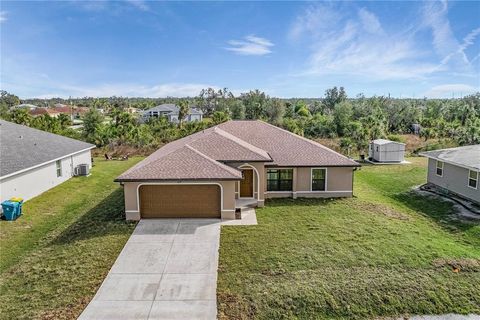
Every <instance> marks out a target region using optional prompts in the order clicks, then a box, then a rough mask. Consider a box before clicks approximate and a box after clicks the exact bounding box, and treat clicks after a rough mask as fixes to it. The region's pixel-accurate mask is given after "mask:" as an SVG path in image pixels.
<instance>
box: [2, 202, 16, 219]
mask: <svg viewBox="0 0 480 320" xmlns="http://www.w3.org/2000/svg"><path fill="white" fill-rule="evenodd" d="M2 210H3V217H4V218H5V220H7V221H14V220H16V219H17V217H18V216H19V210H20V205H19V203H18V202H14V201H10V200H6V201H3V202H2Z"/></svg>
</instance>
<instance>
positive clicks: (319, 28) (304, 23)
mask: <svg viewBox="0 0 480 320" xmlns="http://www.w3.org/2000/svg"><path fill="white" fill-rule="evenodd" d="M341 18H342V14H341V12H339V11H337V10H335V9H334V8H333V7H332V6H331V5H329V4H323V5H312V6H308V7H307V8H306V9H305V10H304V12H302V14H300V15H298V16H297V17H296V19H295V21H294V23H293V25H292V26H291V28H290V31H289V33H288V36H289V38H291V39H293V40H298V39H299V38H301V37H302V36H303V35H305V33H310V34H318V33H321V32H325V31H328V30H329V29H330V27H331V26H332V25H334V24H336V23H337V21H338V20H340V19H341Z"/></svg>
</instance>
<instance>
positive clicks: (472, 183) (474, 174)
mask: <svg viewBox="0 0 480 320" xmlns="http://www.w3.org/2000/svg"><path fill="white" fill-rule="evenodd" d="M468 186H469V187H470V188H474V189H477V187H478V171H473V170H468Z"/></svg>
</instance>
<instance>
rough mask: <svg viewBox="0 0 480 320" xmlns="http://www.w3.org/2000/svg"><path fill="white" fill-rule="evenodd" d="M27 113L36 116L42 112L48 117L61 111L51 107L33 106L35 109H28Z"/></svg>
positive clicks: (57, 114) (56, 115) (55, 115)
mask: <svg viewBox="0 0 480 320" xmlns="http://www.w3.org/2000/svg"><path fill="white" fill-rule="evenodd" d="M28 113H29V114H30V115H31V116H32V117H38V116H42V115H44V114H48V115H49V116H50V117H52V118H56V117H58V116H59V115H60V114H61V112H59V111H57V110H55V109H52V108H40V107H38V108H35V109H30V110H29V111H28Z"/></svg>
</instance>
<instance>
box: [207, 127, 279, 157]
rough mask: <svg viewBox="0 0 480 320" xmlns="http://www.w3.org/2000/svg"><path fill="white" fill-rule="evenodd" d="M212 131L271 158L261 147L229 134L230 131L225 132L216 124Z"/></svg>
mask: <svg viewBox="0 0 480 320" xmlns="http://www.w3.org/2000/svg"><path fill="white" fill-rule="evenodd" d="M214 132H215V133H218V134H219V135H221V136H222V137H224V138H227V139H229V140H231V141H233V142H235V143H236V144H238V145H239V146H241V147H243V148H245V149H248V150H250V151H252V152H254V153H256V154H258V155H260V156H262V157H266V158H267V159H269V160H272V158H271V157H270V155H269V154H268V152H267V151H265V150H263V149H262V148H259V147H256V146H254V145H252V144H250V143H248V142H247V141H245V140H243V139H241V138H239V137H237V136H235V135H233V134H231V133H228V132H226V131H225V130H222V129H221V128H219V127H218V125H217V126H215V127H214Z"/></svg>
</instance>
